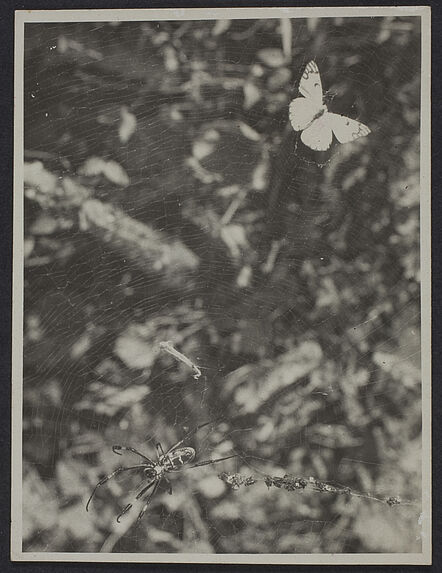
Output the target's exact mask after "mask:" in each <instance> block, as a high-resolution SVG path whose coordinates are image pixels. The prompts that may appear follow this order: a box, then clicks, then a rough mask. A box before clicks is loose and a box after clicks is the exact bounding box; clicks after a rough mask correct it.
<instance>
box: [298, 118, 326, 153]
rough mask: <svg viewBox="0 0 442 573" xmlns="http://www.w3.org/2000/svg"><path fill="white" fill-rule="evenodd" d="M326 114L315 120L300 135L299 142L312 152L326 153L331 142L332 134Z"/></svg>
mask: <svg viewBox="0 0 442 573" xmlns="http://www.w3.org/2000/svg"><path fill="white" fill-rule="evenodd" d="M327 115H328V114H327V113H324V114H323V115H322V116H321V117H319V118H318V119H315V120H314V121H313V123H312V124H311V125H309V127H307V128H306V129H304V131H303V132H302V133H301V141H302V143H303V144H304V145H306V146H307V147H310V149H313V150H314V151H326V150H327V149H328V148H329V147H330V145H331V143H332V140H333V133H332V129H331V127H330V124H329V122H328V118H327Z"/></svg>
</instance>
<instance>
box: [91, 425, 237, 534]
mask: <svg viewBox="0 0 442 573" xmlns="http://www.w3.org/2000/svg"><path fill="white" fill-rule="evenodd" d="M211 423H213V422H205V423H204V424H200V425H199V426H196V427H195V428H193V429H192V430H190V432H188V433H187V434H186V435H185V436H184V438H182V439H181V440H179V441H178V442H177V443H176V444H174V445H173V446H172V447H170V448H169V449H168V450H167V452H164V450H163V448H162V446H161V444H160V443H159V442H158V443H157V444H156V450H157V460H156V461H154V460H152V459H151V458H149V457H147V456H145V455H144V454H142V453H140V452H139V451H137V450H136V449H135V448H132V447H129V446H112V451H113V452H114V454H118V455H119V456H121V455H122V453H121V452H124V451H126V452H131V453H133V454H136V455H137V456H140V458H141V460H142V461H141V463H139V464H138V465H136V466H127V467H123V466H120V467H118V468H117V469H116V470H114V471H113V472H112V473H110V474H109V475H107V476H105V477H104V478H102V479H101V480H100V481H99V482H98V483H97V485H96V486H95V487H94V489H93V491H92V494H91V496H90V498H89V499H88V501H87V503H86V511H89V504H90V502H91V500H92V498H93V497H94V495H95V493H96V491H97V489H98V488H99V487H100V486H102V485H103V484H105V483H106V482H107V481H109V480H110V479H112V478H113V477H115V476H117V475H118V474H120V473H122V472H126V471H129V470H143V473H144V476H143V481H142V482H141V484H143V482H144V481H146V480H147V481H148V483H147V485H145V486H144V487H143V488H142V489H141V490H140V491H139V492H138V494H137V495H136V498H135V499H136V500H139V499H141V498H142V497H143V496H144V495H145V494H147V492H149V491H150V493H149V495H148V496H147V498H146V501H145V503H144V505H143V507H142V509H141V511H140V513H139V514H138V518H137V520H138V521H139V520H140V519H141V518H142V517H143V515H144V514H145V513H146V510H147V508H148V506H149V504H150V502H151V500H152V498H153V496H154V495H155V493H156V491H157V489H158V487H159V485H160V483H161V482H162V480H164V481H165V482H166V483H167V485H168V488H169V490H168V491H169V494H172V485H171V483H170V481H169V480H168V479H167V477H166V474H168V473H172V472H177V471H181V470H182V469H192V468H199V467H201V466H206V465H209V464H216V463H218V462H222V461H224V460H229V459H231V458H235V457H237V455H238V454H233V455H231V456H226V457H224V458H216V459H215V460H204V461H202V462H198V463H196V464H194V465H192V466H188V467H186V468H183V466H184V465H186V464H189V463H190V462H192V461H193V460H194V458H195V456H196V451H195V450H194V448H191V447H189V446H184V447H181V446H182V444H183V443H184V442H185V441H186V440H188V439H189V438H190V437H192V436H193V435H194V434H196V432H197V431H198V430H200V429H201V428H204V427H205V426H208V425H209V424H211ZM141 484H140V485H141ZM131 508H132V503H128V504H127V505H126V507H125V508H124V509H123V511H122V512H121V513H120V514H119V515H118V517H117V522H118V523H120V519H121V518H122V517H123V515H124V514H125V513H127V512H128V511H129V510H130V509H131Z"/></svg>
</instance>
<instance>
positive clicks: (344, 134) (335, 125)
mask: <svg viewBox="0 0 442 573" xmlns="http://www.w3.org/2000/svg"><path fill="white" fill-rule="evenodd" d="M325 115H326V116H327V118H326V119H327V122H328V123H329V125H330V127H331V129H332V130H333V133H334V134H335V136H336V139H337V140H338V141H339V143H348V142H349V141H354V140H355V139H359V137H365V136H366V135H368V134H369V133H370V132H371V130H370V128H369V127H367V126H366V125H364V124H363V123H361V122H360V121H356V120H355V119H350V118H349V117H345V115H339V114H337V113H330V112H328V113H327V114H325Z"/></svg>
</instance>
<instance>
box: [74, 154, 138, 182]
mask: <svg viewBox="0 0 442 573" xmlns="http://www.w3.org/2000/svg"><path fill="white" fill-rule="evenodd" d="M78 172H79V174H80V175H85V176H86V177H95V176H97V175H104V177H106V179H108V180H109V181H110V182H111V183H114V184H115V185H120V186H121V187H127V185H129V182H130V180H129V177H128V175H127V173H126V171H125V170H124V169H123V168H122V167H121V165H120V164H119V163H117V162H116V161H112V160H110V161H105V160H104V159H102V158H101V157H90V158H89V159H87V160H86V161H85V162H84V163H83V165H82V166H81V167H80V169H79V170H78Z"/></svg>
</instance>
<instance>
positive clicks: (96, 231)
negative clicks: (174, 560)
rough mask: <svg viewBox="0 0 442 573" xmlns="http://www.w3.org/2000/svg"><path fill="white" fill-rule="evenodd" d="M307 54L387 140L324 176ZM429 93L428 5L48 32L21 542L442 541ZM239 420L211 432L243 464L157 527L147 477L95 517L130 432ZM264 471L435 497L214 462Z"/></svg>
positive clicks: (40, 101) (214, 446)
mask: <svg viewBox="0 0 442 573" xmlns="http://www.w3.org/2000/svg"><path fill="white" fill-rule="evenodd" d="M311 58H315V59H316V61H317V63H318V66H319V69H320V71H321V76H322V81H323V85H324V89H325V90H327V91H326V94H325V98H326V100H327V105H329V107H330V108H331V109H332V110H333V111H335V112H338V113H344V114H345V115H349V116H352V117H358V118H360V119H361V120H362V121H363V122H364V123H366V124H367V125H369V126H370V128H371V129H372V133H371V134H370V136H369V137H367V138H364V139H363V140H359V141H356V142H354V143H353V144H348V145H343V146H337V147H336V148H334V149H333V150H332V156H331V158H330V161H329V162H328V163H327V164H326V165H325V167H324V168H322V169H321V168H320V167H318V166H317V165H315V164H314V163H307V162H305V161H303V160H302V159H301V158H300V157H299V155H298V154H297V152H296V149H297V145H296V141H295V138H296V135H295V133H294V131H293V130H292V129H291V127H290V126H289V125H288V104H289V102H290V100H291V98H292V97H295V95H296V93H297V92H296V82H297V80H298V78H299V77H300V73H301V72H302V70H303V67H304V66H305V64H306V62H308V61H309V60H310V59H311ZM419 106H420V29H419V21H418V19H417V18H416V19H413V18H359V19H358V18H348V19H347V18H324V19H309V20H292V21H288V20H284V21H279V20H276V19H267V20H236V21H230V20H220V21H207V22H205V21H201V22H198V21H197V22H192V21H185V22H158V23H157V22H125V23H120V22H113V23H63V24H36V23H35V24H34V23H33V24H27V25H26V44H25V118H26V122H25V160H26V165H25V172H24V174H25V253H24V254H25V262H26V268H25V286H26V292H25V311H26V312H25V324H24V337H25V354H24V374H25V382H24V444H23V447H24V458H25V466H24V468H25V473H24V486H23V511H24V531H23V535H24V549H25V550H28V551H99V550H100V549H101V550H102V551H137V552H161V551H166V552H200V553H207V552H220V553H236V552H239V553H243V552H246V553H256V552H258V553H266V552H277V553H303V552H306V553H317V552H336V553H339V552H396V551H397V552H409V551H414V552H416V551H420V538H419V524H418V515H419V511H420V510H419V499H420V496H421V491H420V450H421V441H420V440H421V437H420V435H421V434H420V432H421V405H420V383H421V380H420V332H419V324H420V300H419V292H420V291H419V265H420V263H419V153H420V151H419V122H420V107H419ZM167 340H170V341H171V342H172V343H173V344H174V345H175V347H176V348H178V349H179V350H180V352H182V353H184V354H185V355H186V356H189V357H190V358H191V359H192V360H193V361H194V362H195V363H196V364H197V365H198V366H199V367H200V368H201V370H202V372H203V376H202V377H201V378H200V379H199V380H198V381H196V380H194V379H193V377H192V372H191V370H190V369H189V368H188V367H187V366H186V365H185V364H183V363H180V362H177V361H175V360H174V359H173V357H171V356H170V355H168V354H167V353H161V352H159V346H158V345H159V343H160V342H161V341H167ZM220 415H221V416H223V418H224V422H223V423H222V424H220V425H218V426H217V427H215V428H214V429H213V430H211V431H209V432H203V431H202V432H201V433H198V434H197V435H196V436H195V438H194V439H193V440H192V444H193V445H194V446H195V447H196V449H197V455H198V459H200V460H202V459H208V458H209V457H211V456H220V455H227V454H228V453H229V452H231V451H232V449H233V450H235V451H238V452H241V457H239V458H238V459H237V460H229V461H227V462H224V463H221V464H218V465H216V466H214V465H209V466H205V467H202V468H199V469H197V470H192V471H190V472H186V471H183V472H182V473H181V474H177V475H176V476H175V479H174V480H173V484H174V494H173V495H172V496H168V495H166V494H165V492H164V491H159V492H158V494H157V496H156V498H155V500H154V502H153V504H152V506H151V508H150V510H149V512H148V513H147V514H146V516H145V518H144V520H143V521H142V522H141V523H140V524H136V523H135V521H134V517H133V516H132V514H128V515H127V516H126V517H125V519H124V520H123V522H122V524H121V525H118V524H116V523H115V515H117V513H118V512H119V511H120V509H121V507H123V506H124V504H125V503H127V500H128V499H132V497H133V494H134V487H135V485H136V484H137V483H138V482H137V480H136V478H135V477H133V478H132V477H130V476H127V475H126V476H125V477H122V478H121V479H118V480H111V481H109V482H108V484H106V486H104V487H103V488H101V489H100V492H99V494H98V495H97V497H96V499H95V500H94V503H93V508H92V511H90V512H89V513H86V512H85V511H84V506H85V502H86V500H87V498H88V496H89V495H90V492H91V489H92V487H93V486H94V485H95V483H96V482H97V481H98V480H99V479H100V477H101V476H103V475H105V474H106V473H109V472H111V471H112V470H113V469H114V468H115V467H116V465H117V461H116V460H115V456H114V455H113V454H112V451H111V446H112V444H114V443H120V444H126V445H131V446H133V447H139V448H140V449H141V450H142V451H143V450H146V448H147V451H149V449H150V452H151V454H149V455H153V448H152V446H153V442H152V441H151V438H152V439H153V436H154V437H155V438H156V439H160V440H161V442H162V443H163V444H164V445H165V446H167V445H172V444H173V443H175V442H176V441H177V440H178V439H180V437H181V436H182V435H183V434H184V432H185V429H186V428H189V427H193V426H196V425H197V424H198V423H201V422H204V421H206V420H210V419H212V418H217V417H218V416H220ZM146 442H147V445H146ZM189 445H191V444H189ZM118 461H119V460H118ZM251 468H252V470H253V472H254V473H256V472H260V473H261V475H264V474H267V473H268V474H269V475H280V476H283V475H284V474H286V473H287V474H294V475H300V476H305V477H308V476H315V477H316V478H317V479H321V480H331V481H336V482H339V483H341V484H343V485H344V486H348V487H351V488H352V490H356V491H365V492H376V493H377V494H378V495H379V496H380V497H382V496H388V495H393V496H399V497H403V498H406V499H407V498H408V499H411V500H416V506H401V505H399V506H395V507H391V508H390V507H386V506H384V505H381V504H376V503H374V502H372V501H367V500H364V499H355V498H351V499H347V498H346V497H342V496H333V495H327V496H324V495H322V494H321V493H318V492H311V491H302V492H288V491H284V490H280V489H275V488H272V489H270V490H268V489H267V488H266V487H265V485H262V484H261V485H256V487H254V488H250V489H241V490H239V491H231V490H230V489H229V488H228V487H227V486H226V484H224V483H223V482H222V481H221V480H220V479H218V478H217V477H216V476H217V474H218V473H219V472H221V471H222V470H223V469H230V470H232V469H233V470H234V471H241V470H242V471H244V472H245V473H247V472H249V473H250V471H251ZM134 513H135V517H136V512H134Z"/></svg>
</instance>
